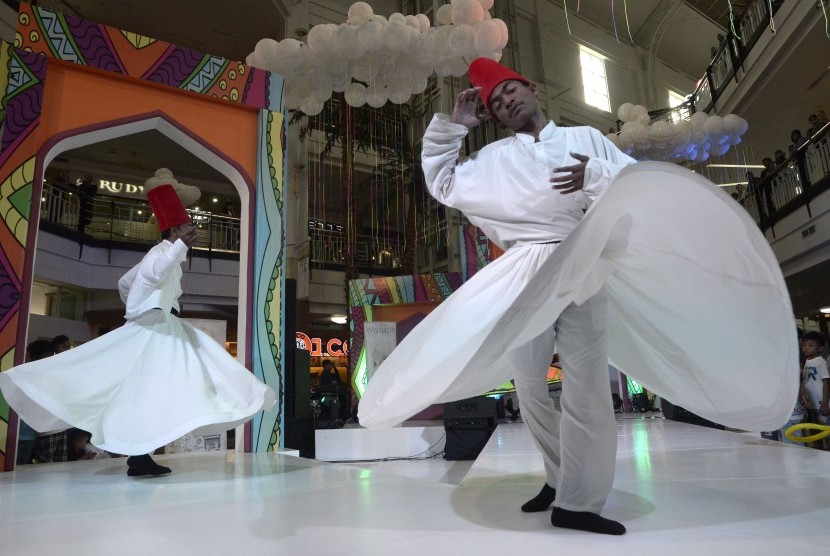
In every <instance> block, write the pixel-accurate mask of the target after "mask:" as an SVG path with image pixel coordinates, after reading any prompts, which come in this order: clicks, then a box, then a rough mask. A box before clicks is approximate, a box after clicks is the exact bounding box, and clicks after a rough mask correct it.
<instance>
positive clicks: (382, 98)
mask: <svg viewBox="0 0 830 556" xmlns="http://www.w3.org/2000/svg"><path fill="white" fill-rule="evenodd" d="M386 100H387V98H386V92H385V91H384V90H383V89H381V90H380V91H377V92H374V93H369V94H367V95H366V104H368V105H369V106H371V107H372V108H380V107H381V106H383V105H384V104H386Z"/></svg>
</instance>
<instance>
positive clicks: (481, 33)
mask: <svg viewBox="0 0 830 556" xmlns="http://www.w3.org/2000/svg"><path fill="white" fill-rule="evenodd" d="M473 30H474V31H475V48H476V52H478V53H480V54H483V53H490V52H494V51H496V50H498V47H499V40H500V39H501V31H499V26H498V24H497V23H495V22H494V21H493V20H492V19H491V20H488V21H482V22H481V23H477V24H476V26H475V27H474V28H473Z"/></svg>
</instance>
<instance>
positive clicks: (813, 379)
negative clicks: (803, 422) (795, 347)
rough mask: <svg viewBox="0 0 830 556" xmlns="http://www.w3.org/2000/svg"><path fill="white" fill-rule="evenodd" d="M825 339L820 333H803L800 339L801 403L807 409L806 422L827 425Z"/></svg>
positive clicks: (829, 398)
mask: <svg viewBox="0 0 830 556" xmlns="http://www.w3.org/2000/svg"><path fill="white" fill-rule="evenodd" d="M825 343H826V342H825V337H824V334H822V333H821V332H816V331H810V332H805V333H804V336H803V337H802V338H801V352H802V353H803V354H804V358H805V362H804V369H803V370H802V371H801V401H802V403H803V404H804V407H805V408H807V415H808V420H809V421H810V422H811V423H818V424H820V425H826V424H828V416H830V372H828V369H827V360H826V359H824V357H823V356H822V352H823V351H824V346H825Z"/></svg>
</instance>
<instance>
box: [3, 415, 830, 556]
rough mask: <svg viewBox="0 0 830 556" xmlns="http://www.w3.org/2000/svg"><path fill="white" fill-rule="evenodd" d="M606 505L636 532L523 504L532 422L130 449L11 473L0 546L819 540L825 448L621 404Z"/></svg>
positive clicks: (704, 545) (824, 533) (734, 550)
mask: <svg viewBox="0 0 830 556" xmlns="http://www.w3.org/2000/svg"><path fill="white" fill-rule="evenodd" d="M618 426H619V429H618V430H619V451H618V457H617V473H616V478H615V482H614V488H613V491H612V492H611V496H610V498H609V500H608V504H607V506H606V509H605V511H604V512H603V513H604V514H605V515H606V516H608V517H610V518H613V519H617V520H619V521H622V522H623V523H624V524H625V525H626V527H627V528H628V533H627V534H626V535H624V536H622V537H607V536H602V535H595V534H590V533H584V532H579V531H569V530H563V529H555V528H553V527H551V525H550V522H549V512H542V513H537V514H523V513H522V512H521V511H519V506H520V505H521V504H522V502H524V501H525V500H526V499H528V498H530V497H531V496H533V495H535V494H536V492H537V491H538V489H539V487H540V486H541V484H542V482H543V481H544V474H543V472H542V461H541V458H540V457H539V456H538V454H537V453H536V451H535V448H534V447H533V444H532V442H531V440H530V437H529V435H528V434H527V432H526V429H525V428H524V426H523V425H521V424H501V425H499V427H498V428H497V429H496V432H495V433H494V435H493V436H492V438H491V439H490V442H489V443H488V445H487V446H486V447H485V449H484V451H483V452H482V453H481V455H480V456H479V458H478V459H477V460H476V461H475V463H473V464H472V465H471V466H470V464H469V462H447V461H444V460H440V459H437V460H407V461H387V462H382V463H350V464H342V463H322V462H319V461H314V460H307V459H302V458H299V457H292V456H287V455H283V454H240V453H233V452H230V453H227V454H219V455H213V454H211V455H207V454H205V455H189V454H177V455H169V456H159V457H158V458H157V459H158V460H159V461H160V462H162V463H164V464H166V465H169V466H170V467H172V468H173V470H174V471H173V473H172V474H171V475H169V476H167V477H160V478H154V479H132V478H128V477H127V476H126V473H125V471H126V465H125V463H124V460H123V459H116V460H92V461H85V462H76V463H61V464H43V465H34V466H26V467H24V468H22V469H20V470H19V471H16V472H14V473H3V474H0V553H2V554H8V555H12V556H21V555H37V556H42V555H43V554H60V553H70V554H83V555H84V556H98V555H101V556H104V555H106V556H110V555H112V554H114V553H115V554H119V555H142V556H146V555H147V554H153V555H176V556H181V555H185V554H199V555H200V556H201V555H214V554H215V555H220V554H221V555H228V554H302V555H304V556H305V555H331V554H344V555H360V556H364V555H369V556H372V555H388V554H396V555H403V556H408V555H422V554H451V555H479V554H481V555H484V554H488V555H489V554H527V555H531V554H534V555H535V554H552V555H556V554H562V555H568V556H574V555H579V556H581V555H595V554H600V555H604V554H619V553H623V552H624V553H627V554H671V555H672V556H675V555H679V556H684V555H700V554H711V555H718V556H723V555H752V556H766V555H780V554H795V553H805V554H823V553H825V552H826V551H827V547H828V546H830V528H828V527H826V524H827V523H828V520H830V454H828V453H827V452H821V451H818V450H813V449H809V448H801V447H796V446H790V445H784V444H780V443H775V442H771V441H767V440H762V439H761V438H759V437H756V436H753V435H748V434H737V433H730V432H723V431H718V430H713V429H706V428H701V427H695V426H692V425H686V424H682V423H676V422H671V421H664V420H662V419H620V420H619V421H618Z"/></svg>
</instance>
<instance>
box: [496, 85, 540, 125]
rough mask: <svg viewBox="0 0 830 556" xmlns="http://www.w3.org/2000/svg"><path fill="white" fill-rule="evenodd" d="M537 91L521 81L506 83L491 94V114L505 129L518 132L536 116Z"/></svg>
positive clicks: (497, 86)
mask: <svg viewBox="0 0 830 556" xmlns="http://www.w3.org/2000/svg"><path fill="white" fill-rule="evenodd" d="M534 91H535V89H534V88H533V87H531V86H529V85H526V84H524V83H522V82H521V81H512V80H511V81H504V82H502V83H499V84H498V85H496V88H495V89H493V92H492V93H490V113H491V114H492V115H493V117H494V118H496V120H497V121H498V122H499V123H501V124H502V125H503V126H504V127H506V128H508V129H512V130H513V131H518V130H521V129H522V128H524V127H525V126H526V125H527V124H528V122H530V121H531V120H532V119H533V117H534V116H535V115H536V112H537V106H536V96H535V95H534Z"/></svg>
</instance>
